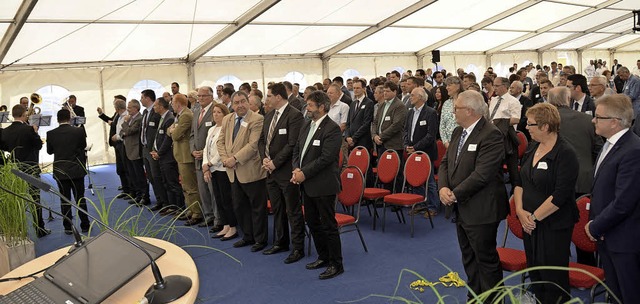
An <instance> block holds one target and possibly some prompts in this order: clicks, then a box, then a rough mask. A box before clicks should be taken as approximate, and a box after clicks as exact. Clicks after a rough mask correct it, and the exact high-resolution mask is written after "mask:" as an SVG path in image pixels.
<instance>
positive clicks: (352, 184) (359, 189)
mask: <svg viewBox="0 0 640 304" xmlns="http://www.w3.org/2000/svg"><path fill="white" fill-rule="evenodd" d="M340 183H341V184H342V191H340V193H338V197H337V203H340V204H342V205H343V206H344V207H346V209H347V210H348V209H350V207H355V208H354V213H355V215H351V214H345V213H338V212H336V214H335V217H336V222H338V229H339V230H340V233H344V232H350V231H357V232H358V235H359V236H360V242H362V247H363V248H364V251H365V252H369V250H368V249H367V244H365V242H364V238H363V237H362V232H360V227H358V221H359V220H360V204H361V202H362V195H363V193H364V176H363V175H362V172H361V171H360V169H359V168H358V167H356V166H347V167H346V168H344V170H342V173H341V174H340ZM349 226H353V227H355V228H352V229H349V230H343V228H347V227H349Z"/></svg>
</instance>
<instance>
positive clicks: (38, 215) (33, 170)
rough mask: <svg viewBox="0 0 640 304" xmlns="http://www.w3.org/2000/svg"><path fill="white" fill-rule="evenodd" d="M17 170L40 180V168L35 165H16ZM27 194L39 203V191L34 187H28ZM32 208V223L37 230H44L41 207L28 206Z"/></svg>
mask: <svg viewBox="0 0 640 304" xmlns="http://www.w3.org/2000/svg"><path fill="white" fill-rule="evenodd" d="M18 166H19V167H18V168H19V169H20V171H22V172H25V173H28V174H30V175H32V176H33V177H35V178H37V179H40V172H41V171H40V167H39V166H38V165H37V164H28V163H18ZM29 194H30V195H31V198H32V199H33V200H34V201H35V202H37V203H40V189H39V188H37V187H34V186H31V185H29ZM30 205H31V207H32V208H30V210H31V216H32V217H33V222H34V223H35V225H36V226H37V227H38V229H44V219H43V218H42V207H39V206H36V205H34V204H30Z"/></svg>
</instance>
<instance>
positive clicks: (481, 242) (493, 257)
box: [456, 212, 502, 303]
mask: <svg viewBox="0 0 640 304" xmlns="http://www.w3.org/2000/svg"><path fill="white" fill-rule="evenodd" d="M456 213H457V212H456ZM457 217H458V220H457V221H456V229H457V232H458V244H459V245H460V250H461V252H462V264H463V266H464V271H465V273H466V274H467V285H469V287H470V288H471V290H473V292H475V293H476V294H481V293H483V292H485V291H487V290H490V289H491V288H493V287H495V286H496V285H497V284H498V282H500V280H502V267H501V266H500V257H499V256H498V251H497V250H496V245H497V244H496V236H497V233H498V225H499V223H491V224H483V225H468V224H465V223H464V221H463V220H462V219H461V218H460V216H459V215H457ZM467 296H468V297H470V296H471V293H468V294H467ZM491 302H492V301H486V303H491Z"/></svg>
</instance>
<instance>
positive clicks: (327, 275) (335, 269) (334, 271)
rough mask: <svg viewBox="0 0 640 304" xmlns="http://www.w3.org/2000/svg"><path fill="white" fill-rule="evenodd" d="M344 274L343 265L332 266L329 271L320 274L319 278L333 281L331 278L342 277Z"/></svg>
mask: <svg viewBox="0 0 640 304" xmlns="http://www.w3.org/2000/svg"><path fill="white" fill-rule="evenodd" d="M343 272H344V268H343V267H342V265H335V264H331V265H329V267H328V268H327V270H325V271H324V272H323V273H321V274H320V276H319V278H320V280H326V279H331V278H335V277H336V276H338V275H340V274H341V273H343Z"/></svg>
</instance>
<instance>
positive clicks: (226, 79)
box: [213, 75, 242, 98]
mask: <svg viewBox="0 0 640 304" xmlns="http://www.w3.org/2000/svg"><path fill="white" fill-rule="evenodd" d="M225 83H231V84H233V89H234V90H235V91H237V90H238V88H239V87H240V85H241V84H242V80H240V78H238V77H236V76H234V75H224V76H222V77H220V78H218V80H216V86H218V85H224V84H225ZM213 91H214V94H215V95H216V98H220V96H217V95H218V93H217V92H216V88H215V87H214V88H213Z"/></svg>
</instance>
